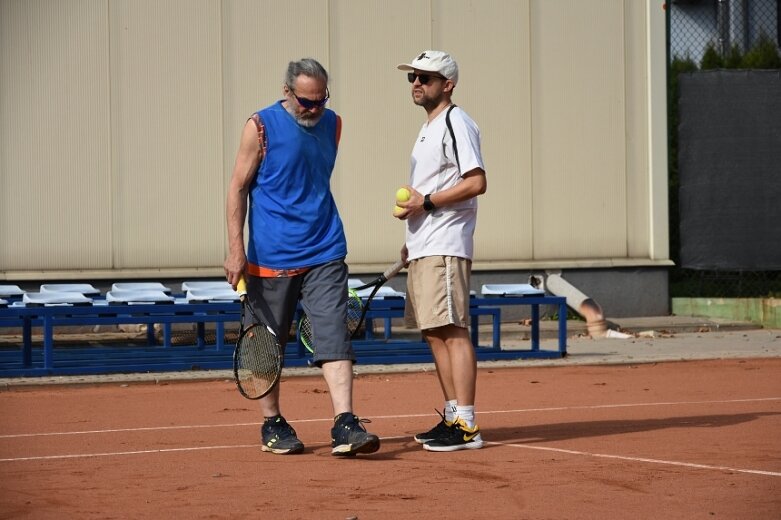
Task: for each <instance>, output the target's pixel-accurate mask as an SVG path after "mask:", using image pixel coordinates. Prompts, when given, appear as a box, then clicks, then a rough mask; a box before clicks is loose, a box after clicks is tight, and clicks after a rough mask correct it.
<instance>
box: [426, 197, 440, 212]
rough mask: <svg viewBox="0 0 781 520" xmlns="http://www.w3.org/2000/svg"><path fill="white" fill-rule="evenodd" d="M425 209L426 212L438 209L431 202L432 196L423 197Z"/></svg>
mask: <svg viewBox="0 0 781 520" xmlns="http://www.w3.org/2000/svg"><path fill="white" fill-rule="evenodd" d="M423 209H425V210H426V211H434V210H435V209H437V207H436V206H435V205H434V203H433V202H431V194H430V193H429V194H428V195H425V196H424V197H423Z"/></svg>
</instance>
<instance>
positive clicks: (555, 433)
mask: <svg viewBox="0 0 781 520" xmlns="http://www.w3.org/2000/svg"><path fill="white" fill-rule="evenodd" d="M776 415H781V414H780V413H778V412H756V413H741V414H730V415H726V414H724V415H689V416H683V417H666V418H660V419H640V420H627V419H614V420H608V421H579V422H564V423H554V424H537V425H533V426H522V425H519V426H518V427H506V428H492V429H490V430H486V431H485V433H484V435H483V437H484V438H485V439H486V440H490V441H495V442H503V443H509V442H515V443H526V444H531V443H540V442H553V441H564V440H572V439H584V438H589V437H592V438H593V437H607V436H610V435H623V434H627V433H638V432H652V431H659V430H668V429H674V428H681V429H688V428H722V427H725V426H734V425H736V424H742V423H747V422H751V421H755V420H757V419H759V418H761V417H766V416H776Z"/></svg>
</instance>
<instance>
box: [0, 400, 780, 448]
mask: <svg viewBox="0 0 781 520" xmlns="http://www.w3.org/2000/svg"><path fill="white" fill-rule="evenodd" d="M764 401H781V397H757V398H752V399H726V400H718V401H667V402H656V403H621V404H596V405H584V406H553V407H548V408H519V409H516V410H489V411H479V412H477V415H495V414H507V413H529V412H561V411H567V410H598V409H610V408H637V407H644V406H684V405H693V404H734V403H756V402H764ZM430 415H431V414H429V413H417V414H404V415H377V416H373V417H372V418H373V419H375V420H379V419H412V418H416V417H428V416H430ZM330 421H333V419H331V418H326V419H296V420H289V421H288V422H289V423H295V424H300V423H312V422H330ZM261 424H262V423H261V422H246V423H227V424H190V425H182V426H145V427H138V428H112V429H106V430H81V431H70V432H40V433H15V434H7V435H0V439H13V438H18V437H46V436H56V435H92V434H97V433H119V432H144V431H166V430H190V429H199V428H237V427H243V426H260V425H261Z"/></svg>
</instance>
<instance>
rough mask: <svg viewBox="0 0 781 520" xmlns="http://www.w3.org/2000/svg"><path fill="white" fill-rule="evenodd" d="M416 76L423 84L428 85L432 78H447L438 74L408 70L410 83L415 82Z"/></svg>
mask: <svg viewBox="0 0 781 520" xmlns="http://www.w3.org/2000/svg"><path fill="white" fill-rule="evenodd" d="M416 78H417V79H418V80H419V81H420V84H421V85H428V82H429V81H431V80H432V79H446V78H444V77H442V76H438V75H436V74H418V73H416V72H407V81H409V82H410V83H415V79H416Z"/></svg>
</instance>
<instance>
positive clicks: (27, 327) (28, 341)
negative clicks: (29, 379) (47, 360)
mask: <svg viewBox="0 0 781 520" xmlns="http://www.w3.org/2000/svg"><path fill="white" fill-rule="evenodd" d="M22 366H24V367H25V368H29V367H31V366H33V323H32V320H31V319H30V318H29V317H26V318H25V319H24V324H23V325H22Z"/></svg>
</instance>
